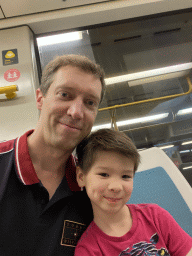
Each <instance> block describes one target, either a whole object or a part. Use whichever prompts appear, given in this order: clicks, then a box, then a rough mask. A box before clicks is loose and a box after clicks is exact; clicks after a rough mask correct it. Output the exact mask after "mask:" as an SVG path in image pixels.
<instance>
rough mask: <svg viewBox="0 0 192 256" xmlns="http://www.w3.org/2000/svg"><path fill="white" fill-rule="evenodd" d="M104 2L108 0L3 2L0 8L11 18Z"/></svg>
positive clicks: (21, 0) (10, 0)
mask: <svg viewBox="0 0 192 256" xmlns="http://www.w3.org/2000/svg"><path fill="white" fill-rule="evenodd" d="M106 1H108V0H66V1H62V0H55V1H50V0H25V1H23V0H14V1H13V0H5V1H2V4H1V6H2V9H3V11H4V14H5V16H6V17H13V16H19V15H25V14H30V13H37V12H45V11H50V10H57V9H63V8H69V7H73V6H81V5H87V4H92V3H97V2H106ZM10 6H11V8H10Z"/></svg>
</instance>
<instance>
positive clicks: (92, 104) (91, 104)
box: [87, 100, 95, 106]
mask: <svg viewBox="0 0 192 256" xmlns="http://www.w3.org/2000/svg"><path fill="white" fill-rule="evenodd" d="M87 104H88V105H89V106H94V105H95V102H94V101H92V100H88V101H87Z"/></svg>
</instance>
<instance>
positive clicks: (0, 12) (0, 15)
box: [0, 9, 4, 19]
mask: <svg viewBox="0 0 192 256" xmlns="http://www.w3.org/2000/svg"><path fill="white" fill-rule="evenodd" d="M3 18H4V15H3V12H2V11H1V9H0V19H3Z"/></svg>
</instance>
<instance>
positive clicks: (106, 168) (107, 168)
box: [97, 166, 134, 173]
mask: <svg viewBox="0 0 192 256" xmlns="http://www.w3.org/2000/svg"><path fill="white" fill-rule="evenodd" d="M97 168H98V169H102V170H104V171H105V170H106V171H107V170H109V171H110V170H114V169H113V168H109V167H106V166H98V167H97ZM121 172H126V173H134V170H130V169H125V170H121Z"/></svg>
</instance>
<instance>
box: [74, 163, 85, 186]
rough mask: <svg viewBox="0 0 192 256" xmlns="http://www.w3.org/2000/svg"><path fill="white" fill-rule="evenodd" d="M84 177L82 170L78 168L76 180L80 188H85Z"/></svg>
mask: <svg viewBox="0 0 192 256" xmlns="http://www.w3.org/2000/svg"><path fill="white" fill-rule="evenodd" d="M84 176H85V174H84V173H83V171H82V169H81V168H80V167H79V166H77V167H76V179H77V183H78V185H79V187H84V186H85V181H84Z"/></svg>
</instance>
